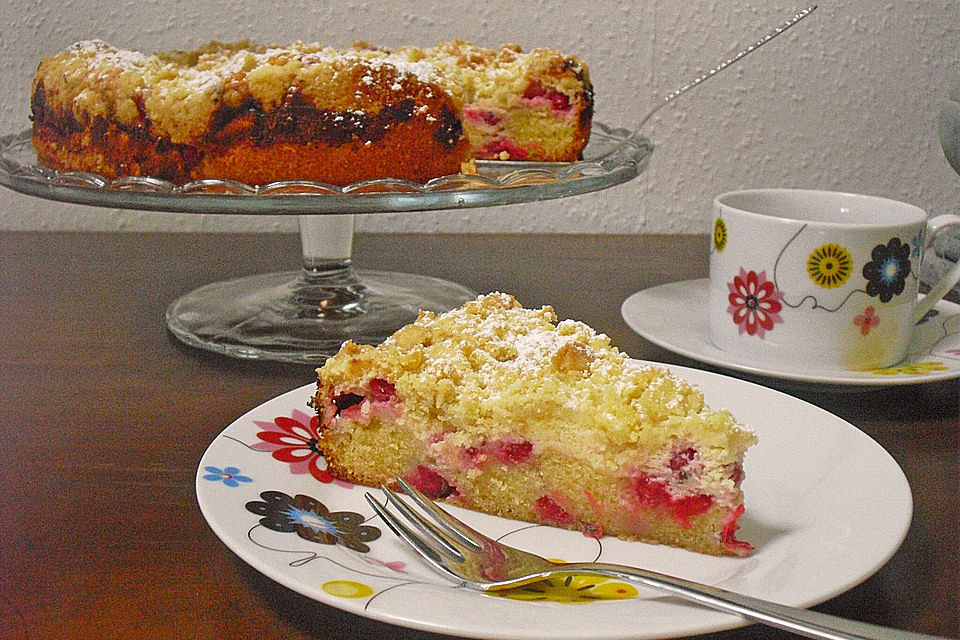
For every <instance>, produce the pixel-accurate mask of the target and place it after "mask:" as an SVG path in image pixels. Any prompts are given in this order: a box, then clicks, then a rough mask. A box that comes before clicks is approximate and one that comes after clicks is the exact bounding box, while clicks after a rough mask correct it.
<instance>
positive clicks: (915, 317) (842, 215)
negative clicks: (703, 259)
mask: <svg viewBox="0 0 960 640" xmlns="http://www.w3.org/2000/svg"><path fill="white" fill-rule="evenodd" d="M713 214H714V218H713V243H712V246H711V249H710V284H709V330H710V341H711V342H712V343H713V344H714V345H715V346H716V347H717V348H719V349H721V350H723V351H726V352H729V353H731V354H735V355H736V356H737V357H738V358H739V359H741V360H743V359H747V360H750V361H754V362H756V363H757V364H758V365H759V366H763V365H776V366H778V367H791V368H797V369H810V370H824V369H842V370H851V371H857V370H869V369H875V368H883V367H888V366H891V365H894V364H896V363H897V362H899V361H900V360H902V359H903V358H904V357H905V356H906V354H907V350H908V348H909V344H910V340H911V337H912V334H913V328H914V325H915V324H916V323H917V322H919V321H920V320H921V319H922V318H923V317H924V315H925V314H926V313H927V312H928V311H930V309H932V308H933V306H934V305H935V304H936V303H937V302H938V301H939V300H940V299H941V298H942V297H943V296H944V295H945V294H946V293H947V292H948V291H950V289H951V288H953V287H954V286H955V285H956V284H957V282H958V281H960V264H958V265H956V266H954V267H953V268H952V269H951V270H949V271H948V272H947V273H946V274H945V275H944V276H943V278H941V280H940V281H939V282H937V283H934V284H933V285H932V287H931V290H930V292H929V293H927V294H926V295H925V296H918V288H919V277H918V276H919V273H920V265H921V262H922V260H923V254H924V251H925V249H926V247H928V246H930V245H931V244H932V242H933V240H934V237H935V236H936V234H937V233H939V232H940V230H941V229H945V228H947V227H953V226H960V216H957V215H952V214H945V215H940V216H937V217H934V218H929V217H928V215H927V213H926V212H925V211H924V210H923V209H921V208H919V207H916V206H913V205H911V204H906V203H903V202H897V201H895V200H889V199H886V198H880V197H875V196H869V195H859V194H852V193H837V192H830V191H814V190H803V189H750V190H742V191H733V192H730V193H725V194H723V195H720V196H718V197H717V198H716V199H715V200H714V203H713Z"/></svg>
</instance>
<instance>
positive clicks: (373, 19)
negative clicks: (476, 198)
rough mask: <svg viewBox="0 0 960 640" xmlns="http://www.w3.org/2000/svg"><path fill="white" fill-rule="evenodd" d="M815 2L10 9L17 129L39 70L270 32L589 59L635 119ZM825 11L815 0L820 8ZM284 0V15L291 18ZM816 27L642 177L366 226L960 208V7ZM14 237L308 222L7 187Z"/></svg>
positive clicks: (935, 6)
mask: <svg viewBox="0 0 960 640" xmlns="http://www.w3.org/2000/svg"><path fill="white" fill-rule="evenodd" d="M805 1H807V0H793V1H789V0H788V1H784V0H774V1H771V2H743V1H742V0H711V1H703V2H692V1H691V0H646V1H645V2H625V1H613V0H604V1H602V2H599V1H591V2H583V1H580V2H565V1H562V0H527V1H524V2H510V1H508V0H486V1H484V2H479V3H475V4H474V3H470V2H466V3H464V2H456V3H454V2H443V1H441V0H398V1H393V2H390V1H383V0H380V1H366V0H339V1H338V2H322V1H320V0H284V2H282V3H280V2H275V3H266V2H262V1H261V2H249V1H246V0H239V1H238V0H205V1H204V2H196V1H195V0H143V1H137V0H99V1H98V2H86V1H81V0H61V1H59V2H51V1H49V0H40V1H39V2H37V1H36V0H31V1H29V2H28V1H26V0H6V2H5V3H4V4H3V6H2V8H0V24H2V25H3V27H2V32H0V59H2V60H3V65H2V67H0V87H2V89H3V94H2V96H0V132H2V133H8V132H14V131H20V130H23V129H26V128H27V127H28V126H29V122H28V114H29V107H28V94H29V86H30V80H31V78H32V75H33V71H34V69H35V66H36V63H37V61H38V60H39V58H40V57H41V56H43V55H46V54H51V53H54V52H56V51H58V50H60V49H61V48H63V47H65V46H67V45H69V44H71V43H72V42H74V41H76V40H81V39H91V38H100V39H102V40H106V41H108V42H111V43H113V44H116V45H118V46H123V47H131V48H138V49H141V50H144V51H154V50H159V49H171V48H193V47H194V46H196V45H198V44H201V43H204V42H206V41H208V40H211V39H217V40H235V39H240V38H244V37H251V38H253V39H255V40H257V41H261V42H267V43H282V42H287V41H291V40H294V39H299V40H305V41H313V40H320V41H323V42H325V43H328V44H331V45H345V44H348V43H350V42H351V41H353V40H357V39H364V40H369V41H371V42H374V43H381V44H384V45H388V46H390V45H401V44H422V45H428V44H432V43H434V42H436V41H438V40H442V39H447V38H450V37H454V36H461V37H464V38H466V39H469V40H473V41H474V42H476V43H478V44H483V45H487V46H497V45H499V44H501V43H504V42H515V43H519V44H521V45H523V46H524V47H525V48H532V47H536V46H550V47H553V48H557V49H561V50H564V51H567V52H571V53H576V54H578V55H579V56H580V57H582V58H583V59H584V60H585V61H586V62H587V63H588V64H589V66H590V68H591V74H592V78H593V81H594V85H595V89H596V100H597V109H596V114H597V115H596V117H597V119H598V120H600V121H602V122H605V123H608V124H617V125H630V123H632V122H633V121H634V120H636V119H637V118H638V116H639V115H640V114H641V113H642V112H643V111H644V110H645V109H646V108H647V107H648V106H649V105H650V104H651V102H652V100H653V99H654V97H655V96H659V95H663V94H666V93H668V92H669V91H670V90H672V89H673V88H675V87H676V86H679V85H681V84H684V83H685V82H686V81H687V80H689V79H690V78H692V77H694V76H696V75H697V74H699V73H701V72H703V71H705V70H707V69H709V68H710V67H712V66H713V65H714V64H715V63H716V62H717V61H719V60H720V59H721V58H722V57H724V56H725V55H726V54H728V53H730V52H732V51H733V50H735V49H736V48H737V47H739V46H742V45H745V44H748V43H749V42H751V41H752V40H753V39H754V38H755V37H756V36H758V35H760V34H763V33H764V32H766V31H767V29H768V28H769V27H771V26H773V25H776V24H778V23H779V22H781V21H783V20H784V19H786V18H787V17H789V16H790V15H792V13H793V12H794V11H795V10H796V9H799V8H802V7H803V6H804V4H803V3H804V2H805ZM810 1H812V0H810ZM271 4H272V5H273V6H271ZM819 5H820V6H819V9H818V10H817V11H816V12H815V13H814V14H813V15H812V16H811V17H810V18H808V19H807V20H805V21H804V22H802V23H801V24H800V25H798V26H797V27H796V28H794V29H793V30H791V31H790V32H788V33H787V34H785V35H784V36H782V37H781V38H778V39H777V40H775V41H774V42H772V43H770V44H769V45H767V46H766V47H764V48H763V49H761V50H760V51H758V52H757V53H755V54H753V55H752V56H750V57H748V58H747V59H746V60H744V61H743V62H742V63H741V64H740V65H739V66H737V67H734V68H732V69H730V70H728V71H726V72H724V73H723V74H721V75H719V76H717V77H716V78H714V79H713V80H711V81H710V82H708V83H706V84H704V85H703V86H702V87H700V88H698V89H696V90H695V91H694V92H691V93H688V94H687V95H686V96H684V97H683V98H682V99H681V100H679V101H678V102H676V103H674V104H673V105H672V106H670V107H668V108H666V109H663V110H661V112H660V113H659V114H658V115H657V117H656V118H655V119H654V120H652V121H651V122H650V123H649V124H648V125H647V128H646V133H647V134H648V135H649V136H650V137H651V138H652V139H653V141H654V143H655V144H656V146H657V149H656V151H655V153H654V157H653V159H652V162H651V164H650V167H649V169H648V170H647V172H646V173H645V174H644V175H642V176H641V177H640V178H638V179H637V180H634V181H633V182H631V183H629V184H626V185H621V186H618V187H615V188H613V189H609V190H607V191H603V192H600V193H597V194H591V195H584V196H578V197H574V198H569V199H566V200H562V201H552V202H545V203H537V204H529V205H512V206H508V207H497V208H489V209H474V210H466V211H440V212H431V213H412V214H386V215H379V214H378V215H364V216H360V217H359V218H358V223H357V226H358V228H359V229H377V230H393V231H459V230H469V231H518V232H543V231H564V232H575V231H587V232H598V233H606V232H617V233H632V232H652V233H668V232H702V231H705V230H706V229H707V226H708V219H709V205H710V202H711V200H712V198H713V196H714V195H715V194H717V193H719V192H722V191H725V190H730V189H737V188H743V187H751V186H797V187H810V188H824V189H836V190H845V191H858V192H865V193H871V194H876V195H882V196H887V197H892V198H898V199H902V200H906V201H909V202H912V203H915V204H918V205H920V206H922V207H924V208H926V209H928V210H929V211H931V212H932V213H940V212H944V211H955V210H956V209H957V205H958V202H960V200H958V196H960V193H958V186H960V177H958V176H957V175H956V174H955V173H953V171H952V170H951V169H950V168H949V166H948V165H947V163H946V161H945V160H944V159H943V153H942V151H941V150H940V146H939V141H938V137H937V129H936V116H937V112H938V111H939V105H938V103H939V101H940V100H941V99H942V98H943V97H944V96H945V95H946V92H947V87H948V86H949V85H950V84H951V83H956V82H957V81H958V80H960V64H958V55H960V2H957V1H924V0H916V1H901V0H898V1H887V0H884V1H883V2H880V1H876V0H847V1H832V2H831V1H823V2H820V3H819ZM0 228H44V229H75V228H81V229H110V230H114V229H115V230H123V229H170V230H208V229H261V230H262V229H268V230H273V229H286V230H292V229H295V228H296V221H295V219H293V218H283V217H266V218H264V217H261V218H252V217H240V216H200V215H180V214H169V213H145V212H138V211H117V210H101V209H93V208H89V207H81V206H73V205H65V204H61V203H53V202H45V201H41V200H37V199H34V198H30V197H27V196H21V195H20V194H16V193H13V192H10V191H8V190H5V189H2V190H0Z"/></svg>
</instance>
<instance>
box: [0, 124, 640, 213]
mask: <svg viewBox="0 0 960 640" xmlns="http://www.w3.org/2000/svg"><path fill="white" fill-rule="evenodd" d="M629 136H630V131H628V130H626V129H613V128H610V127H608V126H606V125H603V124H602V123H598V122H594V123H593V130H592V132H591V136H590V143H589V144H588V145H587V148H586V149H585V150H584V154H583V155H584V160H582V161H578V162H573V163H559V162H558V163H550V162H521V161H503V162H501V161H490V160H481V161H478V163H477V168H478V173H477V174H475V175H467V174H454V175H448V176H443V177H440V178H435V179H433V180H431V181H429V182H427V183H426V184H418V183H415V182H411V181H409V180H400V179H396V178H381V179H377V180H366V181H363V182H355V183H353V184H351V185H348V186H346V187H336V186H333V185H329V184H324V183H321V182H310V181H286V182H273V183H270V184H267V185H263V186H251V185H247V184H243V183H240V182H234V181H229V180H199V181H196V182H191V183H189V184H186V185H183V186H177V185H174V184H173V183H171V182H167V181H166V180H159V179H156V178H141V177H126V178H119V179H117V180H113V181H111V180H107V179H106V178H104V177H102V176H98V175H96V174H92V173H82V172H65V173H60V172H57V171H54V170H52V169H48V168H46V167H43V166H40V165H39V164H37V158H36V154H35V152H34V150H33V145H32V143H31V141H30V131H29V130H27V131H23V132H21V133H18V134H10V135H6V136H3V137H2V138H0V184H2V185H4V186H6V187H8V188H10V189H13V190H14V191H19V192H20V193H25V194H28V195H33V196H37V197H41V198H45V199H48V200H57V201H61V202H73V203H78V204H88V205H95V206H101V207H116V208H121V209H140V210H152V211H174V212H180V213H218V214H224V213H234V214H247V215H248V214H265V215H277V214H293V215H307V214H344V213H376V212H401V211H426V210H435V209H460V208H469V207H482V206H493V205H501V204H516V203H521V202H534V201H538V200H550V199H554V198H563V197H566V196H571V195H578V194H583V193H591V192H594V191H599V190H601V189H606V188H608V187H612V186H614V185H617V184H622V183H624V182H628V181H630V180H632V179H633V178H635V177H637V176H638V175H640V173H642V172H643V171H644V170H645V169H646V166H647V164H648V162H649V158H650V155H651V154H652V153H653V145H652V143H651V142H650V141H649V140H648V139H646V138H644V137H642V136H637V137H636V138H633V139H630V138H629ZM625 140H627V142H626V144H622V146H621V143H623V142H624V141H625ZM607 153H610V155H609V156H606V154H607ZM605 156H606V157H605Z"/></svg>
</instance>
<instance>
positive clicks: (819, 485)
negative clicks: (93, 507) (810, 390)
mask: <svg viewBox="0 0 960 640" xmlns="http://www.w3.org/2000/svg"><path fill="white" fill-rule="evenodd" d="M670 368H671V369H673V370H674V371H676V372H677V373H679V374H680V375H682V376H684V377H686V378H687V379H688V380H690V381H691V382H694V383H696V384H699V385H700V386H701V388H702V389H703V391H704V393H705V395H706V397H707V401H708V402H709V403H710V404H711V405H713V406H714V407H724V408H728V409H730V410H731V411H733V412H734V414H735V415H737V417H738V418H739V419H740V420H742V421H743V422H744V423H746V424H749V425H751V426H752V427H753V428H754V430H755V431H756V433H757V435H758V437H759V443H758V444H757V445H755V446H754V447H753V448H751V449H750V451H749V452H748V454H747V459H746V461H745V465H744V466H745V468H746V479H745V480H744V485H743V486H744V491H745V493H746V496H747V497H746V505H747V512H746V514H745V515H744V516H743V518H742V519H741V522H742V529H741V537H742V538H744V539H746V540H749V541H750V542H752V543H753V544H754V545H755V547H756V551H755V552H754V554H753V555H752V556H750V557H748V558H729V557H725V558H717V557H712V556H706V555H700V554H696V553H692V552H689V551H684V550H680V549H673V548H668V547H661V546H654V545H647V544H643V543H639V542H625V541H622V540H618V539H611V538H602V539H600V540H596V539H593V538H588V537H585V536H584V535H582V534H581V533H579V532H573V531H565V530H559V529H554V528H551V527H543V526H535V525H530V524H527V523H523V522H517V521H511V520H505V519H502V518H496V517H493V516H488V515H484V514H479V513H475V512H471V511H466V510H463V509H455V508H453V510H454V512H455V513H456V514H457V515H458V516H461V517H463V519H464V520H466V521H467V522H468V523H470V524H471V525H473V526H475V527H476V528H478V529H479V530H481V531H483V532H485V533H487V534H489V535H492V536H494V537H501V538H502V539H503V540H504V541H505V542H507V543H509V544H513V545H516V546H520V547H527V548H529V549H531V550H535V551H537V552H538V553H541V554H543V555H545V556H547V557H550V558H560V559H563V560H571V561H573V560H593V559H599V560H604V561H607V562H620V563H629V564H635V565H639V566H644V567H647V568H650V569H654V570H658V571H662V572H666V573H671V574H674V575H679V576H682V577H685V578H690V579H694V580H698V581H700V582H706V583H709V584H713V585H717V586H720V587H724V588H726V589H730V590H734V591H740V592H743V593H747V594H750V595H754V596H759V597H762V598H766V599H769V600H775V601H777V602H782V603H786V604H790V605H797V606H810V605H813V604H816V603H819V602H822V601H824V600H826V599H828V598H830V597H832V596H834V595H836V594H839V593H842V592H843V591H845V590H847V589H849V588H851V587H853V586H854V585H856V584H858V583H859V582H861V581H862V580H864V579H865V578H867V577H868V576H870V575H871V574H873V573H874V572H875V571H876V570H877V569H878V568H880V567H881V566H882V565H883V564H884V563H885V562H886V561H887V560H888V559H889V558H890V556H891V555H893V553H894V552H895V551H896V550H897V548H898V547H899V545H900V543H901V542H902V540H903V537H904V536H905V535H906V532H907V529H908V527H909V525H910V518H911V511H912V498H911V494H910V488H909V486H908V484H907V481H906V479H905V478H904V475H903V472H902V471H901V470H900V468H899V467H898V466H897V464H896V462H894V460H893V459H892V458H891V457H890V455H889V454H888V453H887V452H886V451H885V450H884V449H883V448H881V447H880V445H878V444H877V443H876V442H874V441H873V440H872V439H870V438H869V437H868V436H867V435H865V434H864V433H862V432H861V431H859V430H857V429H856V428H855V427H853V426H852V425H851V424H849V423H847V422H845V421H843V420H841V419H840V418H838V417H836V416H834V415H833V414H830V413H828V412H826V411H824V410H822V409H819V408H817V407H815V406H813V405H811V404H809V403H806V402H804V401H801V400H798V399H796V398H794V397H791V396H789V395H786V394H783V393H780V392H778V391H774V390H771V389H768V388H765V387H762V386H759V385H755V384H752V383H749V382H745V381H742V380H737V379H734V378H729V377H726V376H721V375H718V374H714V373H709V372H705V371H698V370H695V369H687V368H683V367H670ZM313 388H314V387H313V385H308V386H305V387H302V388H299V389H295V390H293V391H290V392H288V393H285V394H283V395H281V396H279V397H277V398H274V399H273V400H270V401H268V402H266V403H264V404H262V405H261V406H259V407H257V408H255V409H253V410H252V411H250V412H249V413H247V414H246V415H244V416H243V417H241V418H239V419H238V420H237V421H236V422H234V423H233V424H231V425H230V426H229V427H227V428H226V429H225V430H224V431H223V432H222V433H221V434H220V435H219V436H217V437H216V439H214V441H213V442H212V443H211V444H210V446H209V448H208V449H207V451H206V453H205V454H204V455H203V458H202V460H201V462H200V466H199V470H198V473H197V481H196V490H197V499H198V501H199V504H200V509H201V511H202V512H203V515H204V516H205V517H206V519H207V521H208V523H209V524H210V526H211V528H212V529H213V531H214V532H215V533H216V534H217V536H219V537H220V539H221V540H222V541H223V542H224V543H225V544H226V545H227V546H228V547H229V548H230V549H231V550H233V551H234V552H235V553H236V554H237V555H239V556H240V557H241V558H242V559H243V560H245V561H246V562H247V563H249V564H250V565H251V566H253V567H254V568H255V569H257V570H258V571H260V572H262V573H263V574H265V575H266V576H268V577H269V578H271V579H273V580H275V581H277V582H279V583H280V584H282V585H285V586H286V587H289V588H290V589H293V590H294V591H296V592H298V593H301V594H303V595H305V596H308V597H310V598H313V599H315V600H319V601H320V602H323V603H325V604H328V605H331V606H334V607H338V608H341V609H344V610H346V611H350V612H353V613H355V614H357V615H361V616H365V617H368V618H372V619H375V620H380V621H383V622H388V623H391V624H395V625H401V626H406V627H413V628H417V629H423V630H427V631H432V632H437V633H444V634H454V635H462V636H471V637H477V638H526V639H530V640H534V639H547V638H550V639H553V638H566V637H570V636H571V635H575V636H576V637H578V638H582V639H584V640H590V639H600V638H604V639H607V638H666V637H677V636H683V635H689V634H694V633H706V632H710V631H716V630H720V629H726V628H731V627H736V626H739V625H742V624H745V621H744V620H742V619H740V618H738V617H736V616H732V615H727V614H721V613H717V612H714V611H712V610H708V609H705V608H702V607H700V606H696V605H690V604H687V603H684V602H682V601H680V600H677V599H674V598H672V597H666V596H663V595H660V594H659V593H658V592H656V591H653V590H648V589H647V588H643V587H640V588H637V587H634V586H633V585H630V584H627V583H623V582H619V581H616V580H601V579H596V578H588V577H582V578H577V579H574V580H572V581H570V582H569V583H564V582H559V583H553V584H545V585H540V586H537V587H536V588H526V589H522V590H519V591H514V592H511V593H509V594H508V595H507V596H506V597H503V596H493V595H485V594H481V593H478V592H474V591H471V590H469V589H467V588H464V587H462V586H459V585H457V584H455V583H452V582H449V581H447V580H446V579H444V578H443V577H441V576H440V575H439V574H436V573H434V572H433V571H432V570H430V569H428V568H427V567H426V566H425V565H424V563H423V562H422V561H421V560H420V559H419V558H418V556H416V555H415V554H414V553H413V552H411V551H410V550H409V549H407V548H406V547H405V546H404V545H403V544H402V543H401V542H400V541H399V540H398V539H396V538H395V537H394V536H393V535H392V534H391V533H390V532H389V531H388V530H386V528H385V527H384V526H383V524H382V522H380V521H379V520H378V519H377V518H375V517H374V516H373V513H372V510H371V509H370V507H369V506H368V505H367V503H366V502H365V500H364V497H363V496H364V492H365V491H367V490H368V489H366V488H364V487H360V486H353V485H350V484H345V483H342V482H339V481H336V480H331V478H330V477H329V476H328V475H327V474H326V472H325V471H324V469H325V462H324V461H323V459H322V458H321V457H319V456H318V455H317V454H316V453H315V451H314V450H313V449H311V448H310V446H311V441H312V439H313V438H315V437H316V418H315V417H313V416H312V415H311V414H312V412H310V410H309V409H308V408H307V404H306V403H307V400H308V398H309V396H310V394H311V392H312V391H313ZM385 632H387V631H386V630H385Z"/></svg>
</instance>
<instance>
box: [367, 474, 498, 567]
mask: <svg viewBox="0 0 960 640" xmlns="http://www.w3.org/2000/svg"><path fill="white" fill-rule="evenodd" d="M397 484H398V485H399V486H400V488H401V489H402V490H403V492H404V493H405V494H406V495H407V496H409V497H410V499H411V500H412V501H413V502H414V503H415V504H416V505H417V506H418V507H420V509H422V510H423V513H420V512H417V511H416V510H415V509H414V508H413V507H411V506H410V505H408V504H407V502H406V501H404V500H403V499H402V498H401V497H400V496H399V495H397V493H396V492H395V491H394V490H393V489H391V488H390V487H388V486H386V485H382V486H381V487H380V488H381V490H382V491H383V493H384V495H385V496H386V498H387V503H380V502H379V501H378V500H377V499H376V498H374V497H373V495H372V494H371V493H367V494H365V497H366V499H367V502H369V503H370V506H371V507H373V510H374V511H375V512H376V513H377V515H379V516H380V518H381V519H383V521H384V523H385V524H386V525H387V526H388V527H389V528H390V530H391V531H393V532H394V533H395V534H396V535H397V536H399V537H400V539H401V540H403V541H405V542H406V543H407V544H409V545H410V546H412V547H413V548H414V549H416V550H417V551H418V552H419V553H420V554H421V555H422V556H424V558H426V559H427V560H428V561H430V563H431V564H433V565H434V567H436V568H437V569H440V570H441V571H443V572H444V573H447V574H449V575H453V576H454V577H457V578H459V577H460V576H457V574H456V573H454V572H453V571H452V570H451V568H450V567H449V566H448V565H449V563H451V562H453V563H458V564H460V563H463V562H464V561H465V556H464V552H467V553H468V554H469V553H471V552H476V551H480V550H482V548H483V547H482V546H481V545H480V544H478V543H477V542H476V540H475V537H482V536H481V535H480V534H478V533H477V532H475V531H473V530H472V529H470V528H469V527H467V526H466V525H464V524H463V523H461V522H460V521H459V520H456V519H455V518H453V517H452V516H450V515H448V514H447V513H446V512H445V511H444V510H443V509H441V508H440V507H439V506H437V505H436V504H434V503H433V501H431V500H430V499H429V498H427V497H426V496H425V495H423V494H422V493H420V492H419V491H417V489H415V488H414V487H412V486H410V485H409V484H408V483H407V482H404V481H403V480H402V479H400V478H398V479H397ZM387 504H389V505H391V506H393V507H394V509H395V510H396V511H398V512H399V513H400V514H401V515H402V516H403V517H402V518H401V517H399V516H397V515H396V514H394V513H393V511H391V510H390V509H388V508H387ZM407 523H410V524H412V525H413V527H412V528H411V527H410V526H409V525H408V524H407ZM418 532H419V533H418Z"/></svg>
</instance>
